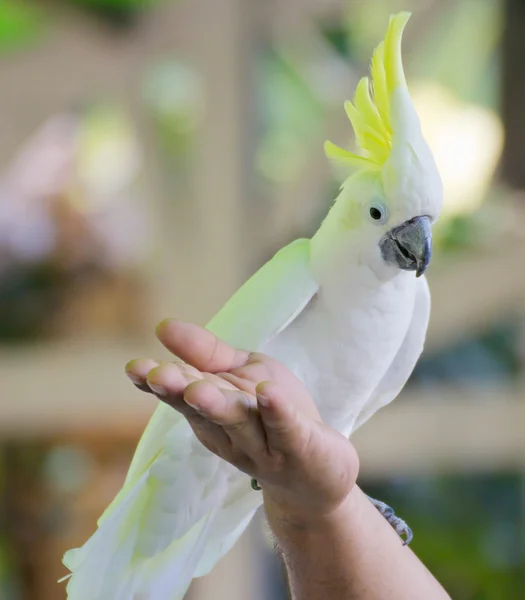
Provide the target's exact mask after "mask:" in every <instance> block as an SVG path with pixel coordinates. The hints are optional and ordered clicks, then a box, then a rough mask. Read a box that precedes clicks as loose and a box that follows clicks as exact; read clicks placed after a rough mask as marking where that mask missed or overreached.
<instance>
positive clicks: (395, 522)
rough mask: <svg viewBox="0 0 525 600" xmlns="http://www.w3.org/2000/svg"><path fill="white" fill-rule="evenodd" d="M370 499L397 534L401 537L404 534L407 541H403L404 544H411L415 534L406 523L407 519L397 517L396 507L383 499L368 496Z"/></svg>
mask: <svg viewBox="0 0 525 600" xmlns="http://www.w3.org/2000/svg"><path fill="white" fill-rule="evenodd" d="M368 499H369V500H370V502H372V504H373V505H374V506H375V507H376V508H377V510H378V511H379V512H380V513H381V514H382V515H383V517H385V519H386V520H387V521H388V522H389V523H390V525H392V527H393V528H394V531H395V532H396V533H397V535H398V536H399V537H401V538H402V537H403V536H404V538H405V541H404V542H403V546H408V544H410V542H411V541H412V538H413V537H414V534H413V533H412V530H411V529H410V527H409V526H408V525H407V524H406V523H405V521H403V519H400V518H399V517H396V515H395V514H394V509H393V508H392V507H391V506H388V504H385V503H384V502H381V500H376V499H375V498H370V496H368Z"/></svg>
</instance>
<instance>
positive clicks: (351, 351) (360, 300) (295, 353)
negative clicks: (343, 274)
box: [262, 277, 415, 435]
mask: <svg viewBox="0 0 525 600" xmlns="http://www.w3.org/2000/svg"><path fill="white" fill-rule="evenodd" d="M414 280H415V278H414V277H412V278H410V279H408V278H405V277H401V278H399V279H398V278H395V279H393V280H391V281H388V282H383V283H381V284H380V283H378V284H377V285H376V286H375V287H367V288H365V291H364V292H362V293H355V292H354V291H353V290H355V289H356V287H359V286H355V285H354V286H353V289H351V288H350V287H349V289H348V290H341V289H338V290H337V291H336V290H331V289H330V288H328V289H326V287H325V288H323V287H322V288H321V289H320V291H319V292H318V294H317V295H316V296H315V297H314V298H313V299H312V301H311V302H310V304H309V305H308V306H307V307H306V309H305V310H304V311H303V312H302V313H301V314H300V315H299V316H298V317H297V318H296V319H295V320H294V321H293V322H292V323H291V324H290V325H289V326H288V327H286V328H285V329H284V330H283V331H282V332H281V333H280V334H279V335H277V336H276V337H275V338H273V339H272V340H271V341H270V342H269V343H268V344H266V345H265V346H264V347H263V348H262V352H266V353H267V354H269V355H271V356H273V357H274V358H276V359H277V360H280V361H281V362H283V363H284V364H286V365H287V366H288V368H290V369H291V370H292V371H293V372H294V374H295V375H296V376H297V377H298V378H299V379H301V381H303V383H305V385H306V386H307V387H308V389H309V391H310V393H311V394H312V396H313V398H314V400H315V403H316V405H317V407H318V409H319V412H320V414H321V417H322V418H323V420H324V421H325V422H326V423H327V424H328V425H331V426H332V427H334V428H335V429H337V430H339V431H341V433H344V434H345V435H348V434H350V433H351V431H352V429H353V424H354V422H355V420H356V418H357V416H358V415H359V413H360V412H361V410H362V409H363V408H365V407H366V405H367V402H369V401H370V400H371V399H373V397H374V396H373V395H374V390H375V388H376V386H377V385H378V384H379V382H380V381H381V379H382V378H383V377H384V375H385V373H386V372H387V370H388V368H389V367H390V365H391V364H392V361H393V360H394V357H395V356H396V354H397V352H398V350H399V348H400V346H401V344H402V342H403V340H404V338H405V335H406V333H407V330H408V327H409V325H410V321H411V317H412V311H413V306H414V294H415V285H414ZM354 283H355V281H354ZM361 289H362V288H361ZM342 292H343V293H342Z"/></svg>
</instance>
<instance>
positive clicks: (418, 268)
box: [381, 216, 432, 277]
mask: <svg viewBox="0 0 525 600" xmlns="http://www.w3.org/2000/svg"><path fill="white" fill-rule="evenodd" d="M383 239H384V242H383V243H382V244H381V251H382V253H383V256H384V258H385V259H386V260H387V261H388V262H395V263H396V264H397V266H398V267H399V268H401V269H404V270H406V271H415V272H416V277H421V275H423V273H424V272H425V271H426V270H427V267H428V265H429V263H430V259H431V258H432V230H431V226H430V218H429V217H427V216H420V217H414V218H413V219H410V220H409V221H405V222H404V223H402V224H401V225H399V226H398V227H394V229H392V230H390V231H389V232H388V233H387V234H386V236H385V238H383Z"/></svg>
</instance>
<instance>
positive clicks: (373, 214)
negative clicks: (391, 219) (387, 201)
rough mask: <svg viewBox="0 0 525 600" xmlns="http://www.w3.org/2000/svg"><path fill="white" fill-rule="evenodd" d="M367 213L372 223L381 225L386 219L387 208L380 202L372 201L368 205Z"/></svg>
mask: <svg viewBox="0 0 525 600" xmlns="http://www.w3.org/2000/svg"><path fill="white" fill-rule="evenodd" d="M368 215H369V217H370V219H371V220H372V221H373V222H374V223H377V224H378V225H383V223H385V222H386V220H387V219H388V209H387V207H386V206H385V205H384V204H382V203H381V202H374V203H373V204H370V205H369V206H368Z"/></svg>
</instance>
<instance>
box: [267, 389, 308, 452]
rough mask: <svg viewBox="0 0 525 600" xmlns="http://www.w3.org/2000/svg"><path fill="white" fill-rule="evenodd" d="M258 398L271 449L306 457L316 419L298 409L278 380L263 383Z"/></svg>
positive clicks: (271, 450)
mask: <svg viewBox="0 0 525 600" xmlns="http://www.w3.org/2000/svg"><path fill="white" fill-rule="evenodd" d="M256 397H257V404H258V407H259V412H260V415H261V421H262V424H263V428H264V433H265V436H266V440H267V444H268V450H269V452H270V453H272V452H282V453H284V454H288V455H293V456H296V457H297V456H304V454H305V452H306V450H307V447H308V443H309V440H310V438H311V435H312V431H313V423H314V422H313V421H312V420H311V419H310V418H308V417H307V416H306V415H304V414H303V413H300V412H298V411H297V410H296V409H295V407H294V406H293V405H292V404H291V403H290V401H289V400H288V398H287V394H286V389H285V388H283V387H281V386H279V385H278V384H276V383H274V382H268V381H267V382H263V383H260V384H259V385H258V386H257V388H256Z"/></svg>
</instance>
